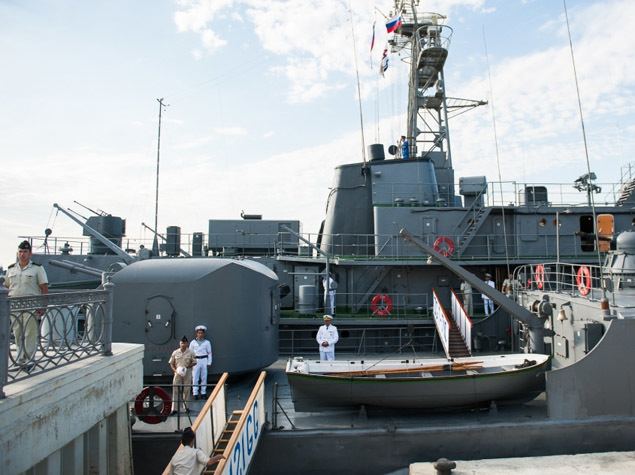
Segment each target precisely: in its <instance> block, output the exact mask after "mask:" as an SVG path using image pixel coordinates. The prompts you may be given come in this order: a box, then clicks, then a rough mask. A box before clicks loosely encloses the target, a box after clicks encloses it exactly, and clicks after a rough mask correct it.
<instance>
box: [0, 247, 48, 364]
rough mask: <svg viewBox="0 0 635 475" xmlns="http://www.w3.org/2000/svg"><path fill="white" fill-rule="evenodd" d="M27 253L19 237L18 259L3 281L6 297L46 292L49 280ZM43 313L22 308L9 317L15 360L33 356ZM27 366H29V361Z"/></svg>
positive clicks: (25, 360) (18, 361)
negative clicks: (6, 290) (15, 350)
mask: <svg viewBox="0 0 635 475" xmlns="http://www.w3.org/2000/svg"><path fill="white" fill-rule="evenodd" d="M31 255H32V251H31V243H29V241H22V242H21V243H20V244H19V245H18V260H17V262H16V263H14V264H11V265H10V266H9V268H8V269H7V275H6V277H5V279H4V285H5V286H6V287H7V288H8V289H9V297H28V296H33V295H43V294H48V291H49V285H48V284H49V281H48V279H47V277H46V272H45V271H44V268H43V267H42V266H41V265H40V264H36V263H35V262H33V261H31ZM43 314H44V311H43V310H35V311H32V312H22V313H21V314H20V315H19V316H17V317H16V316H13V318H11V330H12V331H13V334H14V336H15V343H16V347H17V350H18V351H17V356H16V361H17V363H18V364H21V365H24V364H27V363H28V362H29V360H30V359H31V358H33V355H34V354H35V351H36V350H37V342H38V337H39V333H40V329H39V325H38V323H39V319H40V318H41V317H42V315H43ZM29 366H30V367H32V364H29ZM27 370H29V369H27Z"/></svg>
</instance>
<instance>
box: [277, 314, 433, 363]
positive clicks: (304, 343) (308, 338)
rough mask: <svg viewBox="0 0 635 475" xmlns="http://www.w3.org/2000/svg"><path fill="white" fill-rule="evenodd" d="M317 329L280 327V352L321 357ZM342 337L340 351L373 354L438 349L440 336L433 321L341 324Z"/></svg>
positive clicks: (341, 352)
mask: <svg viewBox="0 0 635 475" xmlns="http://www.w3.org/2000/svg"><path fill="white" fill-rule="evenodd" d="M316 332H317V326H316V327H315V330H310V329H296V328H288V329H280V332H279V342H278V346H279V354H280V356H300V355H307V356H309V355H315V357H316V358H317V357H318V344H317V342H316V341H315V333H316ZM338 333H339V341H338V342H337V344H336V346H335V351H336V354H351V355H353V354H354V355H358V356H360V355H369V354H378V353H384V354H386V353H395V354H402V353H406V354H407V353H413V352H435V351H436V350H437V337H436V329H435V327H434V324H433V323H432V322H431V321H430V322H428V323H422V324H420V325H419V324H417V325H408V326H407V327H397V328H395V327H384V326H378V327H374V326H373V327H350V328H349V327H340V328H338Z"/></svg>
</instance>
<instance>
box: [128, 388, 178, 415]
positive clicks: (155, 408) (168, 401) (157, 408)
mask: <svg viewBox="0 0 635 475" xmlns="http://www.w3.org/2000/svg"><path fill="white" fill-rule="evenodd" d="M157 398H158V399H159V400H160V401H157ZM157 403H158V404H157ZM134 410H135V413H136V414H137V416H138V417H139V419H141V420H142V421H143V422H145V423H147V424H158V423H159V422H164V421H165V420H166V419H167V418H168V416H169V415H170V411H171V410H172V398H171V397H170V395H169V394H168V393H167V392H166V391H165V390H163V389H161V388H160V387H158V386H148V387H147V388H143V391H141V392H140V393H139V394H138V395H137V397H136V398H135V401H134Z"/></svg>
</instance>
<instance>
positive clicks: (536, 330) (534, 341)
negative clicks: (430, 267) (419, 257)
mask: <svg viewBox="0 0 635 475" xmlns="http://www.w3.org/2000/svg"><path fill="white" fill-rule="evenodd" d="M399 234H400V235H401V236H402V237H403V238H404V239H406V240H407V241H410V242H411V243H413V244H414V245H415V246H417V247H418V248H419V249H421V250H423V251H424V252H425V253H426V254H429V255H430V257H431V258H432V259H434V260H435V261H437V262H438V263H439V264H441V265H442V266H443V267H445V268H446V269H448V270H449V271H450V272H452V273H454V274H456V275H458V276H459V277H461V278H462V279H463V280H465V281H466V282H468V283H469V284H470V285H471V286H472V288H473V289H476V290H478V291H479V292H481V293H482V294H485V295H487V296H488V297H489V298H491V299H492V300H493V301H494V302H496V303H497V304H498V305H500V306H501V307H502V308H503V309H504V310H505V311H507V312H509V313H510V314H511V315H512V316H514V317H516V318H517V319H518V320H520V321H522V322H523V323H525V324H526V325H527V326H528V327H529V331H530V333H531V342H530V343H531V348H529V350H530V352H532V353H544V351H545V345H544V333H545V327H544V322H543V320H541V319H540V318H539V317H538V316H537V315H536V314H534V313H532V312H530V311H529V310H527V309H526V308H524V307H521V306H520V305H518V304H517V303H516V302H514V301H513V300H512V299H510V298H509V297H507V296H506V295H505V294H503V293H502V292H500V291H498V290H497V289H495V288H494V287H491V286H489V285H487V284H486V283H485V282H483V281H482V280H481V279H479V278H478V277H477V276H475V275H474V274H472V273H471V272H470V271H468V270H466V269H464V268H463V267H461V266H460V265H458V264H456V263H454V262H452V260H450V259H448V258H447V257H445V256H442V255H441V254H439V253H438V252H436V251H435V250H434V248H433V247H432V246H430V245H429V244H426V243H425V242H423V241H421V240H420V239H417V238H415V237H414V236H413V235H412V234H410V233H409V232H408V231H407V230H406V229H402V230H401V231H399Z"/></svg>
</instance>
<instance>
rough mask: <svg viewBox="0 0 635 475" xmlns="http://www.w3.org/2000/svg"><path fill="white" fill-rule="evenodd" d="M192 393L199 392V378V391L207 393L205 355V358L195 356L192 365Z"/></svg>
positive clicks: (196, 394)
mask: <svg viewBox="0 0 635 475" xmlns="http://www.w3.org/2000/svg"><path fill="white" fill-rule="evenodd" d="M192 373H193V381H192V384H193V385H194V386H193V387H192V394H193V395H194V396H198V394H199V378H200V393H201V394H206V393H207V356H206V357H205V358H197V359H196V366H194V371H193V372H192Z"/></svg>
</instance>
